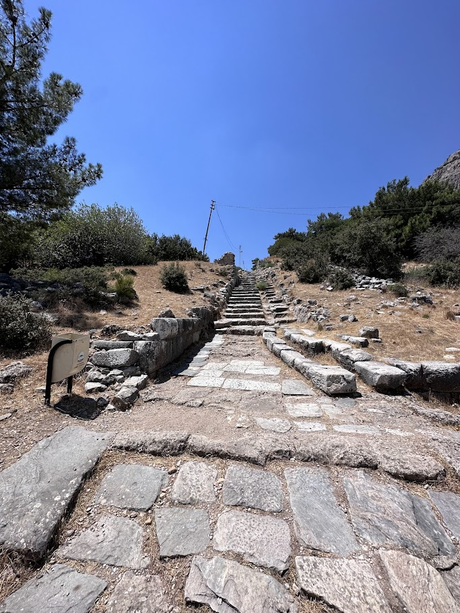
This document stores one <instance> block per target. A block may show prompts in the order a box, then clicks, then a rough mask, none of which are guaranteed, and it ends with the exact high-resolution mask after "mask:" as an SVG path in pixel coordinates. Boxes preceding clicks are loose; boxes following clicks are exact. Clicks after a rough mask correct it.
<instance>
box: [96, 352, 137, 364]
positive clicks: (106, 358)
mask: <svg viewBox="0 0 460 613" xmlns="http://www.w3.org/2000/svg"><path fill="white" fill-rule="evenodd" d="M138 359H139V354H138V353H137V351H135V350H134V349H109V350H108V351H97V352H96V353H94V354H93V355H92V357H91V363H92V364H94V365H95V366H103V367H106V368H125V367H127V366H133V364H136V362H137V361H138Z"/></svg>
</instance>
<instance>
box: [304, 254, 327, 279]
mask: <svg viewBox="0 0 460 613" xmlns="http://www.w3.org/2000/svg"><path fill="white" fill-rule="evenodd" d="M296 272H297V277H298V279H299V281H300V283H319V282H321V281H324V279H325V278H326V277H327V274H328V266H327V263H326V261H325V259H324V258H322V257H318V258H310V259H308V260H305V261H304V262H303V263H302V264H300V265H299V266H298V267H297V268H296Z"/></svg>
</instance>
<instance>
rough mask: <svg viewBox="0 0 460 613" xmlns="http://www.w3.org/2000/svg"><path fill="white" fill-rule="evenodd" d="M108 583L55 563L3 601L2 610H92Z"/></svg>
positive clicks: (27, 612)
mask: <svg viewBox="0 0 460 613" xmlns="http://www.w3.org/2000/svg"><path fill="white" fill-rule="evenodd" d="M106 587H107V583H106V582H105V581H103V580H102V579H99V577H94V576H93V575H87V574H83V573H78V572H77V571H75V570H74V569H73V568H69V567H68V566H64V565H63V564H55V565H54V566H52V567H51V568H49V569H47V571H46V572H44V573H40V574H38V575H37V576H36V577H34V578H33V579H31V580H30V581H28V582H27V583H26V584H25V585H23V586H22V587H21V588H20V589H19V590H17V591H16V592H14V593H13V594H11V596H8V598H6V600H4V601H3V603H2V604H0V613H38V612H40V611H43V612H45V611H51V610H52V611H56V613H57V612H60V611H72V613H89V611H90V610H91V609H92V608H93V605H94V603H95V602H96V600H97V599H98V598H99V596H100V595H101V594H102V592H103V591H104V590H105V588H106Z"/></svg>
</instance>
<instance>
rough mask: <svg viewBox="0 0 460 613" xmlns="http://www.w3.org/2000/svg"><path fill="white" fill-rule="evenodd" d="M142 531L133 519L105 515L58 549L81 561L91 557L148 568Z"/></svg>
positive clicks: (116, 563)
mask: <svg viewBox="0 0 460 613" xmlns="http://www.w3.org/2000/svg"><path fill="white" fill-rule="evenodd" d="M142 542H143V531H142V528H141V527H140V526H139V525H138V524H137V523H136V522H134V521H131V520H130V519H126V518H125V517H116V516H115V515H104V516H102V517H101V518H100V519H98V521H97V522H96V523H95V524H93V525H92V526H91V528H88V529H87V530H84V531H83V532H82V533H80V534H78V535H77V536H76V537H75V538H74V539H73V540H72V541H71V542H69V543H68V544H64V545H63V546H62V547H59V549H58V550H57V553H58V555H60V556H61V557H64V558H70V559H71V560H80V561H82V562H84V561H87V560H92V561H94V562H99V563H100V564H109V565H110V566H126V567H127V568H133V569H140V568H146V566H148V564H149V559H148V558H146V557H144V555H143V553H142Z"/></svg>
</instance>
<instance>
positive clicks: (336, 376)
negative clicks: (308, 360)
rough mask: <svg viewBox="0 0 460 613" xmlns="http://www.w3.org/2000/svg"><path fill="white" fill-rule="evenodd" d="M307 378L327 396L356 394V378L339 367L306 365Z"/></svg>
mask: <svg viewBox="0 0 460 613" xmlns="http://www.w3.org/2000/svg"><path fill="white" fill-rule="evenodd" d="M307 377H308V378H309V379H310V381H311V382H312V383H313V385H315V386H316V387H317V388H319V389H320V390H321V391H323V392H325V393H326V394H328V395H329V396H335V395H338V394H353V393H354V392H356V377H355V375H354V374H352V373H350V372H348V370H345V369H344V368H341V367H340V366H324V365H322V364H318V365H311V364H310V365H308V374H307Z"/></svg>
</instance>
